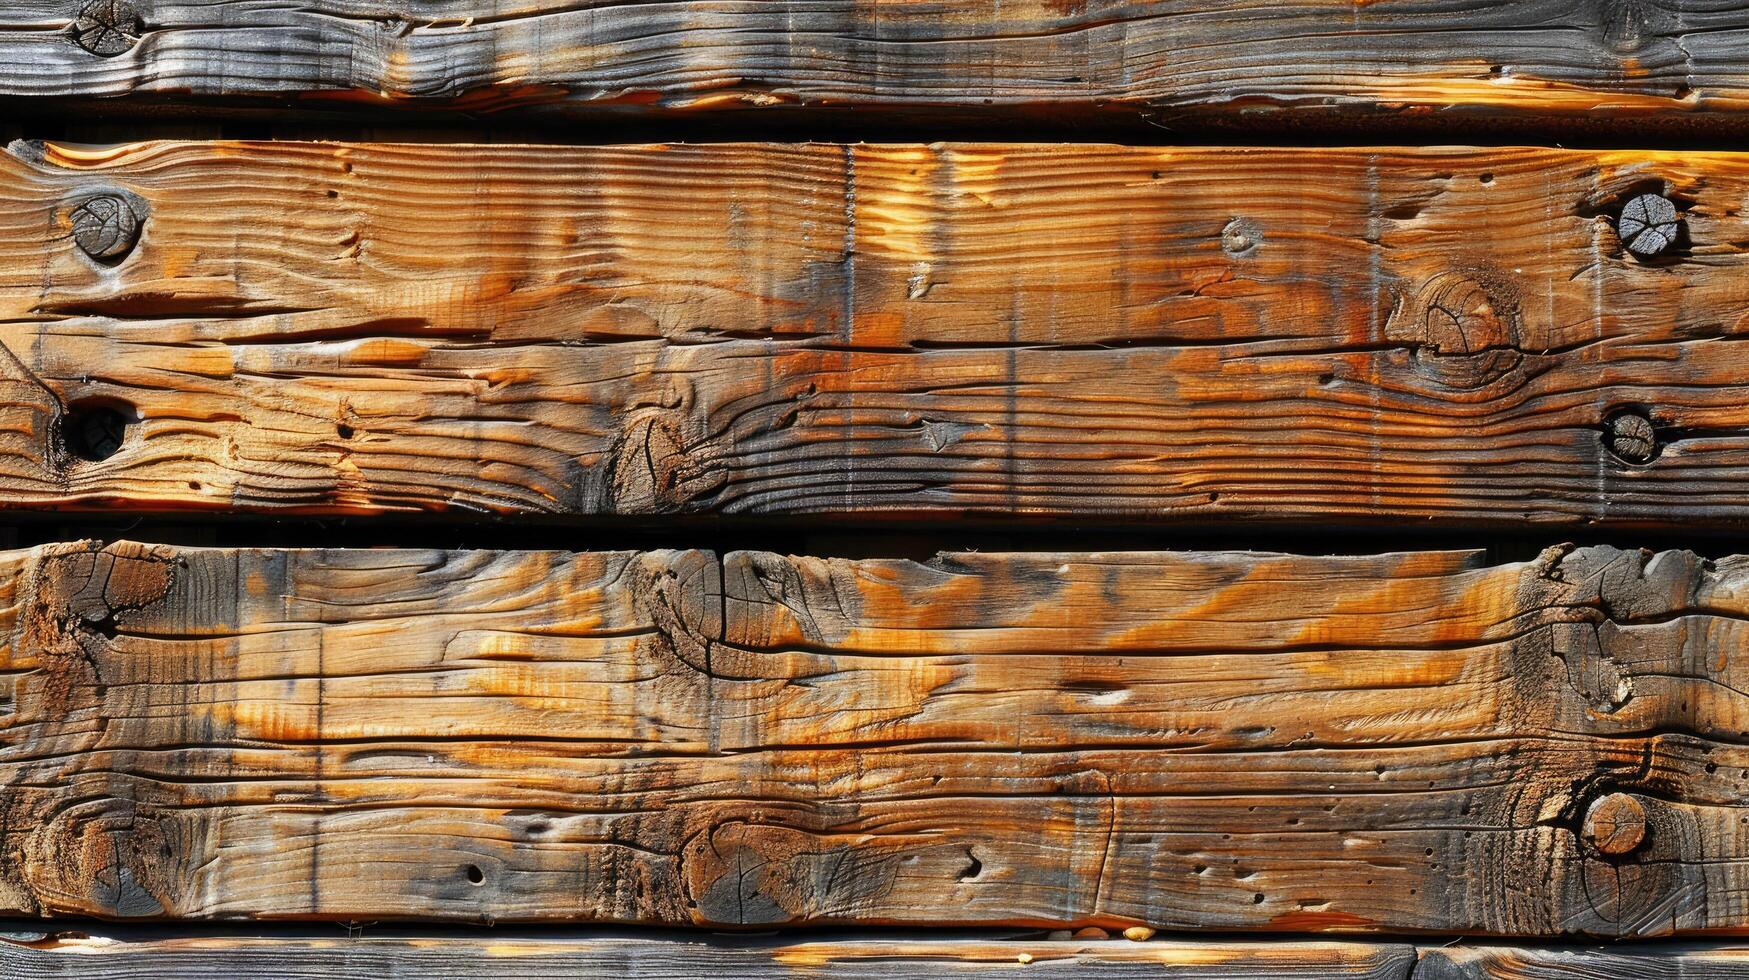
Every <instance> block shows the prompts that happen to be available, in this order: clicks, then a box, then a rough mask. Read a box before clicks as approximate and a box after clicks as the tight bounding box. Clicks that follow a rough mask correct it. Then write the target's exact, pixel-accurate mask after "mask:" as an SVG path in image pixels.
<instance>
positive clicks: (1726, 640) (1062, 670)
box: [0, 543, 1749, 936]
mask: <svg viewBox="0 0 1749 980" xmlns="http://www.w3.org/2000/svg"><path fill="white" fill-rule="evenodd" d="M3 562H4V565H5V568H6V574H4V575H0V588H3V589H4V599H5V603H4V607H3V612H4V621H3V622H0V627H3V628H4V630H5V635H6V636H8V637H9V640H8V643H7V645H6V647H5V648H4V650H3V652H0V678H3V679H4V681H5V684H6V691H7V692H8V693H7V696H6V697H4V698H0V704H3V705H4V706H5V710H4V714H3V715H0V783H3V784H4V786H5V789H4V795H3V796H0V804H3V805H0V910H4V911H5V912H6V913H8V914H12V913H16V914H25V915H33V916H38V915H40V916H54V915H66V914H78V915H95V916H103V917H117V918H130V917H144V918H160V917H193V918H234V917H250V918H267V919H271V918H322V919H338V920H347V919H355V918H356V919H394V918H441V919H472V920H484V921H555V920H567V921H568V920H588V921H608V922H623V923H661V924H669V925H708V926H717V927H768V926H774V925H799V924H829V923H856V924H883V923H885V924H892V923H913V924H937V925H938V924H948V923H959V924H1010V925H1050V926H1053V927H1055V926H1067V925H1090V924H1097V925H1102V926H1105V927H1108V928H1117V927H1122V926H1126V925H1130V924H1139V923H1146V924H1151V925H1155V926H1160V927H1166V928H1208V929H1227V930H1234V929H1244V930H1278V931H1289V932H1317V931H1323V932H1386V933H1402V932H1447V933H1449V932H1477V933H1493V934H1500V935H1519V936H1553V935H1563V934H1570V933H1582V934H1594V935H1608V936H1640V935H1662V934H1667V933H1673V932H1675V933H1704V932H1711V931H1730V930H1740V929H1743V928H1744V927H1745V925H1746V924H1749V906H1745V905H1744V904H1743V903H1742V902H1741V901H1740V899H1739V896H1740V895H1741V894H1742V888H1741V881H1742V878H1743V876H1744V875H1745V874H1749V870H1746V867H1749V865H1746V864H1745V856H1744V855H1745V853H1746V852H1749V830H1746V829H1745V828H1746V827H1749V809H1745V807H1744V806H1743V799H1744V785H1745V779H1749V756H1746V755H1745V753H1744V751H1743V748H1742V743H1743V742H1744V741H1745V739H1749V735H1745V731H1749V706H1745V704H1744V703H1743V701H1742V698H1741V696H1740V694H1739V692H1740V690H1741V689H1742V688H1743V686H1744V684H1745V682H1744V680H1743V679H1742V678H1741V677H1739V676H1737V675H1738V670H1737V668H1738V666H1739V664H1738V663H1737V661H1738V659H1739V658H1738V657H1736V656H1735V653H1736V652H1737V651H1738V650H1739V649H1740V648H1741V646H1742V636H1741V635H1740V634H1741V629H1740V626H1741V624H1742V622H1743V621H1744V620H1745V619H1746V618H1749V608H1746V606H1745V597H1746V596H1749V564H1746V563H1745V560H1744V559H1737V558H1733V559H1728V560H1724V561H1720V562H1717V563H1714V562H1708V561H1704V560H1701V559H1698V558H1696V557H1695V556H1693V555H1690V554H1687V553H1681V552H1665V553H1660V554H1651V553H1643V552H1631V551H1618V550H1615V549H1609V548H1580V549H1572V548H1559V549H1551V550H1550V551H1549V552H1548V553H1546V554H1544V555H1543V556H1542V557H1541V558H1540V559H1538V560H1537V561H1534V562H1528V563H1519V564H1509V565H1497V566H1489V565H1486V564H1484V563H1482V562H1481V561H1480V556H1479V555H1475V554H1468V553H1450V552H1440V553H1422V554H1399V555H1387V556H1378V557H1366V558H1298V557H1291V556H1277V555H1257V554H1225V553H1203V554H1197V553H1190V554H1145V553H1109V554H1082V555H1062V554H1057V555H1031V556H1021V555H981V554H955V555H943V556H941V557H940V558H938V559H937V560H935V561H933V562H929V563H925V564H919V563H915V562H906V561H887V560H879V561H877V560H868V561H849V560H824V559H802V558H783V557H779V556H776V555H770V554H764V553H753V552H737V553H733V554H730V555H727V556H725V557H723V558H722V559H721V560H720V561H719V560H718V559H716V558H714V557H712V556H711V555H708V554H704V553H699V552H654V553H649V554H627V553H604V554H561V553H552V552H534V553H501V552H461V551H457V552H445V551H393V550H390V551H246V550H203V549H169V548H163V547H149V546H144V545H136V544H128V543H118V544H112V545H108V546H100V545H98V544H95V543H78V544H69V545H55V546H46V547H42V548H38V549H35V550H33V551H29V552H12V553H8V554H7V555H5V556H4V559H3ZM1623 797H1626V798H1629V799H1631V801H1632V805H1631V807H1624V806H1623V805H1622V804H1621V798H1623ZM1599 800H1609V801H1611V803H1610V805H1611V807H1612V808H1613V811H1612V812H1615V813H1616V815H1617V818H1618V819H1617V822H1618V823H1619V822H1620V821H1619V817H1620V815H1621V814H1622V813H1624V812H1628V811H1629V810H1631V811H1633V812H1635V813H1637V814H1639V815H1640V817H1639V819H1640V820H1641V822H1642V823H1643V825H1644V826H1643V828H1642V829H1641V830H1640V832H1639V833H1638V834H1636V835H1635V836H1634V839H1633V840H1627V839H1626V838H1624V837H1622V836H1620V835H1615V834H1607V835H1606V834H1601V833H1599V832H1598V830H1597V828H1596V827H1594V826H1592V827H1588V826H1586V825H1587V822H1588V821H1589V822H1591V823H1595V822H1596V820H1597V819H1598V818H1597V817H1596V812H1597V810H1598V806H1597V805H1596V804H1597V801H1599ZM1606 838H1607V840H1608V841H1609V842H1610V844H1611V846H1610V847H1608V848H1604V847H1602V846H1600V844H1599V841H1602V840H1605V839H1606ZM1479 868H1484V869H1487V873H1485V874H1478V873H1476V869H1479Z"/></svg>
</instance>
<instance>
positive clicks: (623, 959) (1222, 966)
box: [0, 928, 1415, 980]
mask: <svg viewBox="0 0 1749 980" xmlns="http://www.w3.org/2000/svg"><path fill="white" fill-rule="evenodd" d="M382 931H383V930H381V929H377V928H373V929H370V930H368V932H367V935H368V934H374V933H380V932H382ZM1414 963H1415V951H1414V948H1413V947H1411V946H1408V945H1405V944H1389V945H1371V944H1364V943H1337V942H1282V943H1214V942H1196V941H1176V942H1168V941H1164V940H1161V941H1155V942H1148V943H1132V942H1125V941H1124V940H1121V939H1118V940H1105V941H1096V942H1050V941H1042V940H1039V941H1027V940H976V939H947V940H942V939H936V940H931V939H908V940H881V939H870V938H848V939H845V938H841V939H832V940H807V941H795V940H766V941H760V940H736V939H720V938H719V939H707V938H674V937H671V936H670V937H663V938H657V939H635V938H625V937H614V938H601V939H571V938H551V937H542V938H535V937H519V936H514V935H510V936H490V937H485V936H483V937H481V938H479V939H371V938H364V939H263V938H220V937H212V938H186V939H161V940H156V941H150V940H146V941H139V940H136V941H117V940H114V939H110V938H108V937H102V936H98V937H78V938H68V939H47V940H43V941H38V942H35V943H28V944H27V943H7V942H5V941H3V940H0V970H5V971H6V975H7V976H8V977H10V978H12V980H48V978H51V977H53V978H60V980H75V978H80V977H94V976H101V977H105V978H108V980H133V978H142V980H143V978H147V977H151V978H157V977H164V976H175V977H180V978H193V977H202V976H212V975H217V976H237V975H239V974H242V973H249V974H254V975H261V976H272V977H283V978H286V980H306V978H308V980H317V978H320V980H345V978H354V977H356V978H360V980H365V978H369V980H381V978H385V977H387V978H398V977H408V978H411V977H439V976H458V975H465V976H470V977H479V978H481V980H523V978H527V980H540V978H547V977H551V978H561V977H563V978H573V977H603V978H610V977H611V978H620V977H623V978H646V977H648V978H658V977H669V978H676V980H679V978H689V977H701V976H718V975H730V976H736V977H748V978H754V980H762V978H772V980H777V978H784V980H811V978H817V977H822V976H832V977H844V978H870V980H875V978H913V977H916V976H918V975H919V972H920V971H926V972H927V973H928V974H929V975H931V976H948V977H957V976H986V975H990V974H1004V975H1006V974H1009V973H1011V972H1012V971H1014V970H1017V969H1019V968H1020V967H1021V966H1025V967H1027V970H1026V974H1025V975H1026V977H1027V978H1029V980H1034V978H1038V977H1045V978H1050V977H1085V976H1097V977H1116V978H1132V977H1133V978H1141V977H1148V978H1155V980H1158V978H1165V980H1173V978H1184V980H1250V978H1255V980H1338V978H1340V980H1409V971H1410V970H1411V969H1412V968H1413V966H1414Z"/></svg>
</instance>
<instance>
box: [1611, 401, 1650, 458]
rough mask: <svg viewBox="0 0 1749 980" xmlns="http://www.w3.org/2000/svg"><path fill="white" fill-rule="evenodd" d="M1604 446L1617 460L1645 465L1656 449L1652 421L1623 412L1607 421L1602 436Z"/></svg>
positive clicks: (1642, 416) (1638, 415)
mask: <svg viewBox="0 0 1749 980" xmlns="http://www.w3.org/2000/svg"><path fill="white" fill-rule="evenodd" d="M1603 443H1604V445H1606V446H1608V447H1609V451H1610V452H1612V453H1614V454H1615V455H1616V456H1617V457H1618V458H1620V459H1622V460H1624V461H1626V462H1629V463H1646V462H1650V461H1651V459H1652V454H1653V452H1655V451H1656V450H1657V448H1658V438H1657V433H1656V432H1654V431H1653V429H1652V420H1651V419H1648V418H1646V417H1645V416H1644V415H1640V414H1637V413H1635V412H1624V413H1623V414H1621V415H1617V416H1616V417H1615V418H1612V419H1610V420H1609V424H1608V425H1607V426H1606V428H1605V432H1604V435H1603Z"/></svg>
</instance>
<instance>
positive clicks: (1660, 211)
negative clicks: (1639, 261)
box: [1615, 194, 1679, 258]
mask: <svg viewBox="0 0 1749 980" xmlns="http://www.w3.org/2000/svg"><path fill="white" fill-rule="evenodd" d="M1678 229H1679V222H1678V220H1677V217H1676V205H1674V204H1671V203H1670V200H1669V199H1668V198H1666V197H1663V196H1661V195H1658V194H1641V195H1640V196H1639V197H1636V198H1634V199H1633V200H1631V201H1629V202H1628V203H1627V204H1626V205H1625V206H1623V207H1622V209H1621V217H1620V218H1618V219H1617V220H1616V223H1615V232H1616V234H1617V235H1619V236H1621V242H1622V244H1623V245H1626V246H1627V248H1628V251H1630V252H1632V253H1634V254H1635V255H1638V256H1640V257H1642V258H1650V257H1651V256H1654V255H1657V254H1658V253H1660V252H1662V251H1664V250H1665V249H1667V248H1669V247H1670V246H1671V245H1674V244H1676V234H1677V231H1678Z"/></svg>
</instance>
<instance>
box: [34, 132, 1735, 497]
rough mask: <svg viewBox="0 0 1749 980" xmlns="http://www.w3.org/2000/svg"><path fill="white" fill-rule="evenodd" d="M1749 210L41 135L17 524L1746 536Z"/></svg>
mask: <svg viewBox="0 0 1749 980" xmlns="http://www.w3.org/2000/svg"><path fill="white" fill-rule="evenodd" d="M1646 191H1657V192H1659V193H1662V194H1663V195H1665V196H1666V199H1668V200H1670V201H1672V202H1674V207H1675V209H1676V211H1675V215H1676V217H1675V220H1674V223H1673V224H1672V225H1671V226H1670V227H1674V228H1675V231H1674V232H1673V234H1674V235H1675V236H1676V241H1675V243H1674V244H1673V245H1672V246H1671V248H1670V249H1668V250H1667V251H1666V252H1665V253H1664V254H1662V255H1658V256H1653V257H1650V258H1646V257H1642V256H1638V255H1634V254H1631V253H1630V252H1628V251H1627V250H1626V249H1625V248H1624V246H1623V244H1622V241H1621V238H1620V235H1621V229H1619V228H1618V227H1617V224H1618V217H1617V215H1618V213H1619V212H1620V211H1621V210H1622V209H1623V208H1624V207H1625V206H1626V203H1627V202H1628V201H1630V200H1631V199H1633V198H1635V197H1636V196H1638V195H1640V194H1642V193H1643V192H1646ZM106 195H107V196H106ZM1746 196H1749V157H1746V156H1742V155H1736V154H1716V153H1714V154H1707V153H1691V154H1682V155H1678V154H1666V153H1648V152H1570V151H1562V150H1526V149H1503V150H1468V149H1426V150H1384V149H1343V150H1336V149H1299V150H1243V149H1219V148H1168V149H1129V148H1117V147H1103V146H1072V147H1048V146H989V145H978V146H970V145H967V146H946V145H941V146H929V147H925V146H855V147H847V146H831V145H806V146H776V145H767V146H691V147H688V146H636V147H612V148H562V147H477V146H476V147H452V146H424V147H418V146H385V145H333V144H234V143H198V144H176V143H160V144H141V145H133V146H126V147H119V148H109V149H95V150H91V149H79V148H75V147H63V146H55V145H43V144H27V143H20V144H14V146H13V152H12V153H10V154H3V155H0V343H3V344H4V346H5V351H4V352H3V353H4V354H5V355H6V356H3V357H0V504H4V505H6V506H14V507H47V508H101V509H106V510H113V509H115V508H132V509H180V508H195V509H206V510H212V511H257V512H263V511H264V512H286V511H299V512H330V513H332V512H339V513H356V514H368V513H382V512H385V511H427V512H429V511H439V512H449V513H477V512H481V511H492V512H499V513H513V514H549V515H600V514H619V515H624V514H631V515H643V514H662V513H690V514H789V515H795V514H852V515H855V514H861V515H872V514H884V515H941V514H965V513H970V514H980V515H990V516H998V515H1015V514H1026V515H1037V516H1047V517H1051V516H1055V517H1074V518H1078V519H1086V518H1112V519H1119V518H1122V519H1129V518H1137V517H1146V518H1154V519H1182V520H1190V519H1194V520H1204V519H1210V518H1222V517H1239V518H1247V519H1256V518H1266V519H1276V520H1288V519H1311V520H1332V519H1334V520H1343V521H1369V520H1382V521H1388V520H1413V521H1424V520H1425V519H1428V518H1440V519H1444V520H1448V521H1455V522H1471V523H1478V524H1480V523H1505V522H1518V521H1524V520H1531V521H1540V522H1550V523H1557V524H1587V525H1589V524H1636V523H1638V524H1675V523H1681V524H1683V525H1685V526H1690V527H1693V526H1700V525H1705V524H1710V523H1740V522H1742V521H1743V520H1745V519H1746V518H1749V494H1746V493H1745V492H1744V489H1743V488H1744V486H1745V485H1749V484H1746V482H1745V481H1746V480H1749V393H1746V389H1745V388H1744V386H1743V384H1742V380H1743V376H1744V363H1745V358H1744V355H1743V352H1742V346H1743V345H1742V343H1741V341H1742V340H1743V338H1744V337H1745V336H1749V334H1745V324H1746V323H1749V321H1746V320H1745V319H1744V318H1743V316H1742V314H1741V310H1742V308H1743V306H1744V294H1745V287H1744V286H1743V285H1742V283H1743V282H1744V281H1745V279H1744V276H1743V275H1741V271H1742V270H1741V268H1740V267H1741V266H1742V265H1743V264H1744V261H1745V256H1744V243H1745V242H1749V218H1745V216H1744V215H1743V214H1742V212H1741V207H1740V204H1741V201H1742V200H1743V199H1744V198H1745V197H1746ZM94 198H96V199H98V201H99V203H98V204H97V205H94V206H93V207H97V208H98V209H100V210H101V209H103V208H108V210H106V211H104V214H106V215H108V216H109V219H108V223H105V222H104V220H103V218H102V216H97V217H93V214H92V212H91V208H90V207H86V206H87V205H88V204H89V203H90V202H91V201H92V200H93V199H94ZM118 202H119V205H118ZM82 208H83V209H84V210H83V211H82V210H81V209H82ZM130 242H135V243H136V244H133V245H132V246H131V248H130V247H129V243H130ZM88 249H96V250H97V251H96V253H95V254H96V255H97V257H96V258H94V257H93V253H92V252H90V251H88ZM111 252H113V253H115V254H107V253H111ZM106 413H107V415H106ZM105 418H108V420H109V422H110V423H112V425H111V428H110V429H106V428H105V423H104V419H105ZM111 430H113V431H111ZM111 452H113V455H110V453H111Z"/></svg>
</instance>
